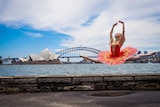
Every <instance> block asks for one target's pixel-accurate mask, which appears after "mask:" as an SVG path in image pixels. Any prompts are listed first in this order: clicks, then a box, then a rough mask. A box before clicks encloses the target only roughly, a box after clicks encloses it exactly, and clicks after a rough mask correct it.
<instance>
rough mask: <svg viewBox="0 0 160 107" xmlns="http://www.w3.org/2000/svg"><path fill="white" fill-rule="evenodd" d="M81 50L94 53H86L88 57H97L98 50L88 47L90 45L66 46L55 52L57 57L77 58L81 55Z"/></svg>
mask: <svg viewBox="0 0 160 107" xmlns="http://www.w3.org/2000/svg"><path fill="white" fill-rule="evenodd" d="M82 51H86V52H90V53H93V54H94V55H87V56H89V57H97V55H98V53H99V52H100V50H98V49H94V48H90V47H73V48H67V49H64V50H62V51H59V52H56V53H55V54H57V55H58V56H59V57H58V58H68V57H69V58H78V57H79V55H81V52H82ZM73 53H77V55H73Z"/></svg>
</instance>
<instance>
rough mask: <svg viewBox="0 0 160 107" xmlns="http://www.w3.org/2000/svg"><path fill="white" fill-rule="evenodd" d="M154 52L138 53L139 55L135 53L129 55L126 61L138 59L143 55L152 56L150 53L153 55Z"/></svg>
mask: <svg viewBox="0 0 160 107" xmlns="http://www.w3.org/2000/svg"><path fill="white" fill-rule="evenodd" d="M154 54H155V52H153V53H150V54H139V55H136V56H131V57H129V58H128V59H127V61H134V60H138V59H140V58H141V57H144V56H152V55H154Z"/></svg>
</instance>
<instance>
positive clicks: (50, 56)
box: [13, 48, 60, 64]
mask: <svg viewBox="0 0 160 107" xmlns="http://www.w3.org/2000/svg"><path fill="white" fill-rule="evenodd" d="M19 60H20V61H19V62H13V64H59V63H60V61H59V59H58V55H57V54H54V53H52V52H51V51H50V50H49V49H48V48H46V49H44V50H42V51H41V52H40V53H39V54H38V55H35V54H29V57H28V58H19Z"/></svg>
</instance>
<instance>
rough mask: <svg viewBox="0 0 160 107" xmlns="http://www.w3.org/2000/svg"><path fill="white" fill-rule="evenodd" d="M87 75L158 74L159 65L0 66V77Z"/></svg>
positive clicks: (159, 72)
mask: <svg viewBox="0 0 160 107" xmlns="http://www.w3.org/2000/svg"><path fill="white" fill-rule="evenodd" d="M89 74H91V75H92V74H93V75H94V74H115V75H116V74H160V63H154V64H153V63H145V64H122V65H116V66H109V65H106V64H53V65H0V76H54V75H89Z"/></svg>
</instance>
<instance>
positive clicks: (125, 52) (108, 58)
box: [98, 46, 137, 65]
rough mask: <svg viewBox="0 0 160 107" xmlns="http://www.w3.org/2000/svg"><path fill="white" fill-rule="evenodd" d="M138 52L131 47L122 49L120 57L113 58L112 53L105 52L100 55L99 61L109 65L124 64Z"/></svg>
mask: <svg viewBox="0 0 160 107" xmlns="http://www.w3.org/2000/svg"><path fill="white" fill-rule="evenodd" d="M136 52H137V49H136V48H133V47H130V46H129V47H126V48H124V49H122V50H121V51H120V53H119V55H118V56H113V55H112V53H111V51H109V50H105V51H101V52H100V53H99V54H98V60H99V61H100V62H102V63H105V64H109V65H118V64H123V63H124V62H125V61H126V60H127V59H128V58H129V57H130V56H133V55H135V53H136Z"/></svg>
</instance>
